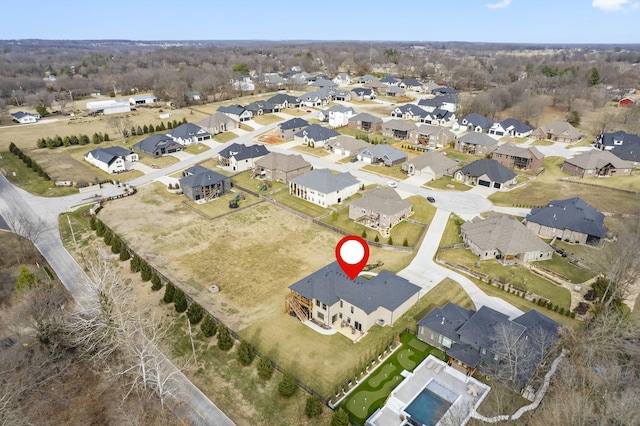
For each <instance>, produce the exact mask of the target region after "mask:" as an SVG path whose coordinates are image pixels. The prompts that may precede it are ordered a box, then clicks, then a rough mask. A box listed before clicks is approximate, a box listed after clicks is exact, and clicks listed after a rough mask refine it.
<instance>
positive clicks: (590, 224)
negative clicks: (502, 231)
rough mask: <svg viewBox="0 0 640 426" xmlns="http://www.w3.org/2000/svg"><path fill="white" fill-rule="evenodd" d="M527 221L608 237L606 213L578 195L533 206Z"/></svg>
mask: <svg viewBox="0 0 640 426" xmlns="http://www.w3.org/2000/svg"><path fill="white" fill-rule="evenodd" d="M526 221H527V222H533V223H537V224H539V225H544V226H548V227H550V228H557V229H569V230H571V231H576V232H581V233H583V234H587V235H593V236H595V237H600V238H603V237H606V236H607V228H605V226H604V214H602V213H600V212H599V211H598V210H596V209H595V208H593V207H592V206H591V205H589V204H588V203H586V202H584V201H583V200H582V199H580V198H578V197H574V198H568V199H566V200H553V201H550V202H549V204H547V206H546V207H543V208H536V207H534V208H532V209H531V213H529V214H528V215H527V217H526Z"/></svg>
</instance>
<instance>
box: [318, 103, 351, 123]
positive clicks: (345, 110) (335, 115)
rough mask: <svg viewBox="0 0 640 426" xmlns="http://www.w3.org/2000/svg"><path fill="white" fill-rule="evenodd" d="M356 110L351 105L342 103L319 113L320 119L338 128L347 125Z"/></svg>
mask: <svg viewBox="0 0 640 426" xmlns="http://www.w3.org/2000/svg"><path fill="white" fill-rule="evenodd" d="M355 114H356V112H355V111H354V110H353V108H351V107H346V106H342V105H334V106H332V107H331V108H327V109H325V110H324V111H320V113H319V114H318V120H320V121H326V122H329V127H331V128H336V127H342V126H346V125H347V123H348V122H349V118H351V117H353V116H354V115H355Z"/></svg>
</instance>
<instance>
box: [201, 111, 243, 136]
mask: <svg viewBox="0 0 640 426" xmlns="http://www.w3.org/2000/svg"><path fill="white" fill-rule="evenodd" d="M198 126H200V127H202V128H203V129H204V130H206V131H207V132H209V133H211V134H212V135H217V134H218V133H224V132H228V131H230V130H234V129H237V128H238V127H240V122H239V121H237V120H236V119H234V118H231V117H230V116H228V115H227V114H224V113H221V112H216V113H214V114H212V115H210V116H208V117H207V118H205V119H203V120H202V121H200V122H199V123H198Z"/></svg>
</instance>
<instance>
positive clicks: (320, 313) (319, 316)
mask: <svg viewBox="0 0 640 426" xmlns="http://www.w3.org/2000/svg"><path fill="white" fill-rule="evenodd" d="M317 315H318V319H321V320H324V314H323V313H322V312H318V313H317Z"/></svg>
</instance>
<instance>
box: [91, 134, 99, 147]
mask: <svg viewBox="0 0 640 426" xmlns="http://www.w3.org/2000/svg"><path fill="white" fill-rule="evenodd" d="M91 139H92V140H93V143H94V144H99V143H100V136H99V135H98V134H97V133H94V134H93V136H92V138H91Z"/></svg>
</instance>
